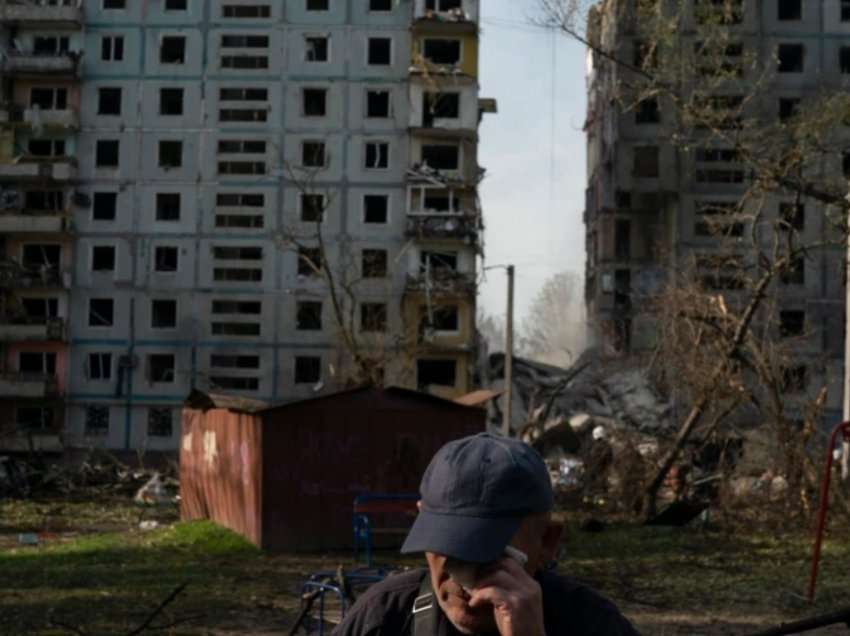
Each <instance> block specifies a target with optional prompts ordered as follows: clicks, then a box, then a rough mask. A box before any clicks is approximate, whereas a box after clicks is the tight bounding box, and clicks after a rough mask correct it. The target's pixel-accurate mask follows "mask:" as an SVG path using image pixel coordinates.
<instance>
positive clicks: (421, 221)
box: [406, 213, 480, 244]
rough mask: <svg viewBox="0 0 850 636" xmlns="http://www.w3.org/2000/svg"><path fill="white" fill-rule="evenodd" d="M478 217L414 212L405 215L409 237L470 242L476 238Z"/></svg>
mask: <svg viewBox="0 0 850 636" xmlns="http://www.w3.org/2000/svg"><path fill="white" fill-rule="evenodd" d="M479 229H480V228H479V222H478V217H475V216H465V215H460V214H440V213H434V214H415V215H410V216H408V217H407V231H406V234H407V236H408V237H409V238H418V239H456V240H462V241H464V242H465V243H467V244H472V243H474V242H476V241H477V239H478V232H479Z"/></svg>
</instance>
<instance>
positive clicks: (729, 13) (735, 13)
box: [696, 0, 744, 25]
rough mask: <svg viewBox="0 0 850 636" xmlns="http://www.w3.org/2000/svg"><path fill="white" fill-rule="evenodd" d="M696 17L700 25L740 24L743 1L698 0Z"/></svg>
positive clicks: (742, 16)
mask: <svg viewBox="0 0 850 636" xmlns="http://www.w3.org/2000/svg"><path fill="white" fill-rule="evenodd" d="M696 16H697V21H698V22H699V23H700V24H706V23H716V24H723V25H729V24H740V23H741V21H742V20H743V19H744V0H699V4H698V6H697V11H696Z"/></svg>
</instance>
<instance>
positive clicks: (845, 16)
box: [841, 0, 850, 22]
mask: <svg viewBox="0 0 850 636" xmlns="http://www.w3.org/2000/svg"><path fill="white" fill-rule="evenodd" d="M841 21H842V22H850V0H841Z"/></svg>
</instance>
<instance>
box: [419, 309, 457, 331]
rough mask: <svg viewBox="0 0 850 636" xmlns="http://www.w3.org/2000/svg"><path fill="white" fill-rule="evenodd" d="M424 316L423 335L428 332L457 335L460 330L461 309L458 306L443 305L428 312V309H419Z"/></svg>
mask: <svg viewBox="0 0 850 636" xmlns="http://www.w3.org/2000/svg"><path fill="white" fill-rule="evenodd" d="M419 313H420V315H421V316H422V321H421V322H422V324H421V333H422V334H423V335H424V334H426V333H427V332H428V331H434V332H440V333H457V332H458V331H459V330H460V309H459V308H458V306H457V305H443V306H441V307H435V308H434V309H432V310H431V311H430V314H429V311H428V307H426V306H424V305H423V306H422V307H420V309H419Z"/></svg>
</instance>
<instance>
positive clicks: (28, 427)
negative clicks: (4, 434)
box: [15, 406, 54, 432]
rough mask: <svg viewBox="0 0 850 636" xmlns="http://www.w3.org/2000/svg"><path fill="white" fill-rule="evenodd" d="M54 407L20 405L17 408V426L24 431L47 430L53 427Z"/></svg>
mask: <svg viewBox="0 0 850 636" xmlns="http://www.w3.org/2000/svg"><path fill="white" fill-rule="evenodd" d="M53 419H54V414H53V408H52V407H49V406H19V407H17V408H15V428H16V429H17V430H19V431H22V432H34V431H46V430H49V429H50V428H52V427H53Z"/></svg>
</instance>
